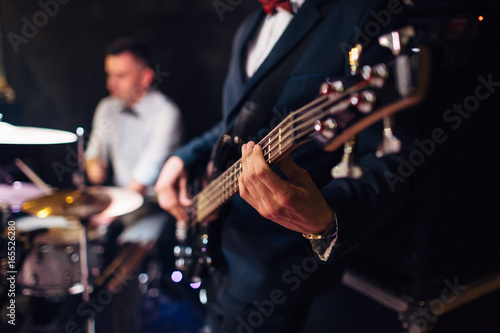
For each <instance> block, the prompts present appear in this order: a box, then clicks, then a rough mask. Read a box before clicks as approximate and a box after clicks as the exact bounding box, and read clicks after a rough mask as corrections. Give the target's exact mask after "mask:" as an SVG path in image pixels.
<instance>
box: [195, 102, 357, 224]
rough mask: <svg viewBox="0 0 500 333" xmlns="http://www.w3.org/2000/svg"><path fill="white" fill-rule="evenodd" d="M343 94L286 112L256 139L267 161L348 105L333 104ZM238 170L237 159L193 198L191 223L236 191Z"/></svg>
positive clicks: (288, 150)
mask: <svg viewBox="0 0 500 333" xmlns="http://www.w3.org/2000/svg"><path fill="white" fill-rule="evenodd" d="M342 96H344V94H339V95H338V96H335V97H332V95H328V96H321V97H318V98H317V99H315V100H314V101H312V102H311V103H309V104H307V105H306V106H304V107H303V108H301V109H299V110H297V111H295V112H293V113H291V114H290V115H288V116H287V117H286V118H285V119H284V120H283V121H282V122H281V123H280V124H279V125H278V126H277V127H275V128H274V129H273V130H272V131H271V132H269V134H268V135H266V137H264V139H262V140H261V141H260V142H259V145H260V146H261V147H262V153H263V155H264V159H265V160H266V162H267V163H268V164H269V165H272V164H275V163H277V162H278V161H279V160H280V158H281V157H282V156H284V155H286V154H288V153H289V152H290V151H292V150H293V149H294V148H295V147H296V146H298V145H299V144H301V143H303V142H305V141H306V140H307V137H308V136H309V134H311V133H312V132H314V123H315V121H316V120H317V119H319V118H322V117H324V116H325V115H327V114H335V113H338V112H341V111H344V110H345V109H346V108H347V107H348V106H349V105H350V104H349V102H347V101H344V102H341V103H337V104H336V105H335V106H333V107H332V105H333V104H335V103H336V102H338V100H339V99H340V98H341V97H342ZM241 172H242V164H241V159H240V160H238V161H237V162H236V163H234V164H233V165H232V166H231V167H229V168H228V169H227V170H226V171H224V172H223V173H222V174H221V175H220V176H219V177H217V178H216V179H215V180H213V181H212V182H211V183H210V184H208V186H207V187H205V188H204V189H203V190H202V191H201V192H200V193H199V194H198V195H196V196H195V197H194V198H193V205H192V206H191V211H190V212H189V213H190V216H191V217H192V221H193V223H197V222H201V221H203V220H204V219H206V218H207V217H209V216H210V215H211V214H213V213H214V212H215V211H217V210H218V209H219V208H220V207H221V206H222V205H224V204H225V203H226V202H228V201H229V200H230V199H232V198H233V197H234V196H235V195H236V194H237V193H238V191H239V189H238V178H239V176H240V174H241Z"/></svg>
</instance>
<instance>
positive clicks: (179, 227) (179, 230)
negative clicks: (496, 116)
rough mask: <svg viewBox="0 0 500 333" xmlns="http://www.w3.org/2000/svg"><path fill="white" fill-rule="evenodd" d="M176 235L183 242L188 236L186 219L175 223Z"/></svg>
mask: <svg viewBox="0 0 500 333" xmlns="http://www.w3.org/2000/svg"><path fill="white" fill-rule="evenodd" d="M175 237H176V238H177V240H178V241H180V242H183V241H185V240H186V237H187V228H186V223H185V222H184V221H181V220H178V221H177V222H176V223H175Z"/></svg>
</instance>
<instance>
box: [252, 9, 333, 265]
mask: <svg viewBox="0 0 500 333" xmlns="http://www.w3.org/2000/svg"><path fill="white" fill-rule="evenodd" d="M304 2H305V0H291V1H290V6H291V8H292V13H290V12H288V11H287V10H285V9H283V8H281V7H277V8H276V11H275V12H274V13H270V14H267V15H266V17H265V18H264V20H263V22H262V24H261V26H260V28H259V30H258V32H257V34H256V36H255V38H254V39H253V40H251V41H250V42H249V44H248V54H247V59H246V64H245V70H246V74H247V77H248V78H250V77H252V76H253V75H254V74H255V72H256V71H257V70H258V69H259V67H260V65H261V64H262V63H263V62H264V60H265V59H266V58H267V56H268V55H269V53H270V52H271V50H272V49H273V47H274V46H275V45H276V43H277V42H278V40H279V39H280V37H281V35H282V34H283V32H284V31H285V29H286V28H287V27H288V24H289V23H290V21H291V20H292V19H293V16H294V14H296V13H297V11H298V10H299V9H300V7H301V6H302V5H303V4H304ZM333 230H335V231H336V230H337V227H335V228H334V229H333ZM310 242H311V245H312V249H313V251H314V252H315V253H316V254H317V255H318V257H319V258H320V260H322V261H327V260H328V258H329V257H330V255H331V253H332V250H333V247H334V245H335V243H336V242H337V237H330V238H326V239H320V240H310Z"/></svg>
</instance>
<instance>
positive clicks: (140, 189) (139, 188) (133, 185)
mask: <svg viewBox="0 0 500 333" xmlns="http://www.w3.org/2000/svg"><path fill="white" fill-rule="evenodd" d="M125 188H126V189H127V190H131V191H135V192H137V193H139V194H141V195H145V194H146V186H144V185H143V184H141V183H139V182H138V181H137V180H135V179H132V180H131V181H130V183H128V185H127V186H125Z"/></svg>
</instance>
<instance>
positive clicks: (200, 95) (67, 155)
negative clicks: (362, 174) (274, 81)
mask: <svg viewBox="0 0 500 333" xmlns="http://www.w3.org/2000/svg"><path fill="white" fill-rule="evenodd" d="M221 2H222V3H224V4H228V3H229V2H226V1H222V0H221ZM238 2H240V3H239V4H238V5H236V6H232V5H229V6H230V7H231V9H232V10H229V11H225V12H224V14H223V18H222V20H221V18H220V16H219V14H218V13H217V11H216V9H215V8H214V5H213V4H214V2H213V1H210V0H193V1H182V0H167V1H156V0H145V1H140V2H139V1H131V0H124V1H117V0H110V1H97V0H89V1H83V0H71V1H69V2H68V3H67V4H59V10H58V13H57V14H55V15H54V16H53V17H49V18H48V20H47V23H46V24H45V25H44V26H43V27H39V28H38V32H37V33H36V34H35V35H34V36H33V37H32V38H29V39H28V41H27V44H20V45H19V46H18V47H19V52H17V53H16V52H15V49H14V47H13V46H12V45H11V42H10V41H9V40H8V37H7V36H8V34H9V33H16V34H18V35H20V36H22V30H21V29H22V26H23V24H24V23H23V20H22V19H23V18H24V17H25V18H27V20H29V21H30V22H33V16H34V15H36V13H37V12H39V11H41V10H42V8H41V7H40V5H39V4H38V1H13V0H0V24H1V26H0V28H1V36H2V46H3V51H4V52H3V56H4V59H3V60H4V66H5V71H6V74H7V79H8V82H9V84H10V85H11V86H12V87H13V88H14V90H15V92H16V101H15V103H14V104H5V103H3V104H1V105H0V112H1V113H3V114H4V118H3V120H4V121H6V122H9V123H12V124H15V125H30V126H40V127H49V128H55V129H62V130H67V131H72V132H73V131H75V130H76V128H77V127H79V126H81V127H83V128H84V129H85V130H86V131H87V133H88V131H90V124H91V120H92V115H93V112H94V108H95V106H96V104H97V103H98V101H99V100H100V99H101V98H102V97H104V96H105V95H106V90H105V75H104V72H103V50H104V48H105V46H106V45H107V44H108V43H109V42H110V41H111V40H113V39H115V38H117V37H121V36H133V37H137V38H139V39H142V40H144V41H146V42H147V43H148V44H149V45H150V46H151V47H152V48H153V51H154V54H155V61H154V63H155V64H157V66H158V67H157V68H155V69H157V70H158V72H159V73H158V74H159V75H158V77H157V81H156V83H157V84H158V88H159V89H160V90H162V91H164V92H165V93H166V94H167V95H169V96H170V97H171V98H172V99H174V100H175V101H176V102H177V103H178V105H179V106H180V108H181V110H182V112H183V115H184V121H185V129H186V140H187V139H189V138H191V137H193V136H195V135H197V134H199V133H201V132H202V131H203V130H205V129H207V128H209V127H210V126H211V125H212V124H214V123H215V122H216V121H217V119H218V116H219V114H220V107H221V94H220V92H221V87H222V83H223V80H224V76H225V74H226V70H227V63H228V59H229V56H230V47H231V41H232V37H233V35H234V33H235V30H236V28H237V26H238V25H239V23H240V22H241V20H242V19H243V18H244V17H245V16H246V15H247V14H248V13H249V12H250V11H252V10H253V9H254V8H256V7H257V5H258V4H257V1H256V0H242V1H232V3H233V4H234V3H238ZM414 2H415V3H416V4H417V5H418V6H417V9H416V10H415V11H414V12H413V20H414V23H415V26H416V27H417V28H418V29H419V31H422V32H425V33H424V35H425V36H424V37H423V40H425V41H426V42H428V44H429V45H430V46H431V48H432V51H433V72H432V84H431V87H430V89H429V95H428V98H427V100H426V101H425V102H424V103H423V104H422V106H421V107H420V108H419V110H418V115H419V116H418V121H419V137H420V138H421V139H425V138H429V137H430V133H431V132H432V130H433V129H435V128H442V129H443V130H444V131H445V133H446V135H447V136H448V140H447V141H446V142H445V143H443V144H439V145H437V146H436V149H435V151H434V152H433V153H432V154H430V155H429V156H427V157H426V160H425V163H424V164H423V165H422V166H420V167H419V168H418V171H419V172H420V173H421V176H422V181H421V183H420V185H421V188H420V196H419V197H418V199H417V200H416V210H415V212H414V213H415V214H414V216H409V217H408V221H409V220H412V221H413V223H412V224H410V223H403V224H402V227H401V229H398V228H393V229H388V230H382V231H381V233H380V234H378V235H375V237H372V238H371V239H369V240H368V241H367V242H365V244H364V245H362V246H361V247H360V248H359V249H358V250H357V251H355V252H354V253H353V256H352V257H351V259H352V260H351V263H350V264H351V265H352V267H354V268H355V269H357V270H358V271H361V273H362V274H366V275H367V276H369V277H370V278H373V279H374V280H375V281H377V283H379V285H380V286H383V287H386V288H388V289H390V290H395V291H396V293H397V294H399V295H413V296H415V297H417V298H422V299H433V298H435V297H437V298H439V295H440V292H441V291H442V290H443V288H445V286H446V285H445V284H443V281H445V280H448V281H454V279H455V278H457V279H458V282H459V283H460V284H466V283H469V282H473V281H476V280H477V279H480V278H483V277H485V276H488V275H489V274H491V273H492V272H498V271H500V249H499V247H500V223H499V222H500V219H499V217H498V213H497V209H496V207H497V206H498V199H499V195H498V193H497V192H498V186H499V182H498V178H499V177H498V157H497V155H498V142H499V141H498V134H499V131H498V123H499V122H498V120H499V118H500V117H499V116H498V113H499V111H500V107H499V106H498V105H499V104H498V96H499V94H500V92H499V91H500V88H497V91H495V92H494V93H492V95H491V98H489V99H488V100H486V101H484V102H481V104H480V106H479V108H478V109H477V110H476V111H474V112H473V113H471V114H470V116H469V117H468V118H466V119H463V122H462V125H461V126H460V127H459V128H457V129H456V130H455V129H451V128H450V123H446V122H444V121H443V114H444V113H445V112H446V110H447V109H450V108H453V106H454V105H455V104H460V103H463V102H464V100H465V99H466V98H467V97H468V96H470V95H473V94H474V92H475V88H476V87H477V85H478V83H479V81H478V77H479V76H482V77H484V78H487V77H488V76H489V75H492V77H493V81H495V82H499V81H500V74H499V70H498V69H499V65H498V64H497V62H498V60H497V56H498V50H497V46H496V44H498V39H499V37H498V33H499V31H500V29H499V24H498V23H499V22H500V20H499V17H498V16H499V13H500V10H499V6H498V4H499V2H498V1H474V2H473V1H414ZM479 15H483V16H484V21H483V22H480V21H478V20H477V17H478V16H479ZM165 73H168V74H165ZM75 148H76V146H75V144H68V145H54V146H6V145H0V172H2V173H1V174H0V181H3V180H6V177H7V176H8V175H12V176H13V178H15V179H16V180H22V179H23V175H22V174H21V173H20V172H19V171H18V170H17V169H16V168H14V167H12V161H13V159H14V158H15V157H21V158H23V160H25V162H27V163H28V164H29V165H30V166H31V167H33V168H34V169H35V171H37V172H38V173H39V175H40V176H41V177H42V178H43V179H44V180H45V181H46V182H47V183H49V184H51V185H52V186H55V187H61V188H65V187H68V186H71V173H72V171H73V170H75V168H76V157H75V153H74V151H75ZM2 178H3V179H2ZM408 225H410V227H408ZM395 249H396V250H395ZM495 296H496V298H493V299H489V300H487V302H486V304H480V305H477V306H476V303H472V305H473V306H472V310H471V308H470V307H469V308H465V309H466V310H462V312H456V313H457V315H456V316H455V317H452V319H449V321H448V322H449V323H450V322H452V323H457V322H458V323H460V324H456V325H457V326H458V328H457V329H454V330H450V329H449V327H448V328H447V327H445V328H444V329H443V332H447V331H456V332H469V331H480V330H478V329H477V328H478V326H477V325H478V322H481V323H482V324H484V325H486V326H485V327H488V326H490V327H492V325H493V324H492V322H496V324H497V325H498V320H495V319H496V318H495V314H494V312H493V313H492V312H491V311H492V310H494V309H498V304H499V301H498V299H499V297H498V296H499V295H498V293H497V294H496V295H495ZM321 304H323V305H322V306H321V305H320V306H319V307H317V308H315V309H316V311H317V313H318V314H321V315H324V316H330V315H332V313H337V314H340V315H338V316H336V318H335V320H336V321H337V324H336V325H337V327H339V332H343V333H344V332H350V331H352V332H357V333H359V332H364V331H366V332H372V333H373V332H375V331H377V330H375V328H374V327H379V326H378V325H382V322H384V321H385V320H386V318H387V317H386V316H385V315H386V314H387V313H385V314H384V316H379V315H378V314H380V313H381V311H384V310H381V306H375V305H374V304H372V303H370V302H367V301H366V298H363V297H360V295H359V294H354V293H353V292H352V291H351V290H347V289H342V288H340V289H338V290H336V291H334V293H333V294H331V295H329V296H328V297H326V298H324V299H323V303H321ZM360 309H362V310H361V311H362V312H363V317H370V316H371V319H370V320H372V322H371V323H372V324H373V325H371V324H370V320H368V322H364V321H361V320H357V319H359V318H357V317H356V315H355V314H356V313H358V314H359V311H360ZM489 311H490V312H489ZM342 313H344V314H351V316H347V315H346V316H343V315H342ZM353 314H354V316H353ZM480 315H481V316H480ZM391 316H392V317H391V318H392V319H391V320H392V322H391V323H392V324H394V323H396V326H397V325H398V324H399V322H398V320H397V318H395V317H396V316H395V314H394V313H392V312H391ZM458 319H462V321H460V320H458ZM445 321H446V317H445ZM464 321H465V322H467V323H469V324H470V323H472V324H473V326H471V327H472V328H471V329H470V330H469V329H467V328H466V327H468V326H466V325H464V323H463V322H464ZM363 323H366V324H363ZM311 325H313V326H311V328H313V327H314V321H312V322H311ZM474 325H475V326H474ZM495 327H498V326H495ZM319 331H320V330H318V332H319ZM381 331H382V332H387V331H388V330H385V331H384V330H383V329H382V330H381ZM485 331H488V330H487V329H486V330H485ZM391 332H392V331H391Z"/></svg>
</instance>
